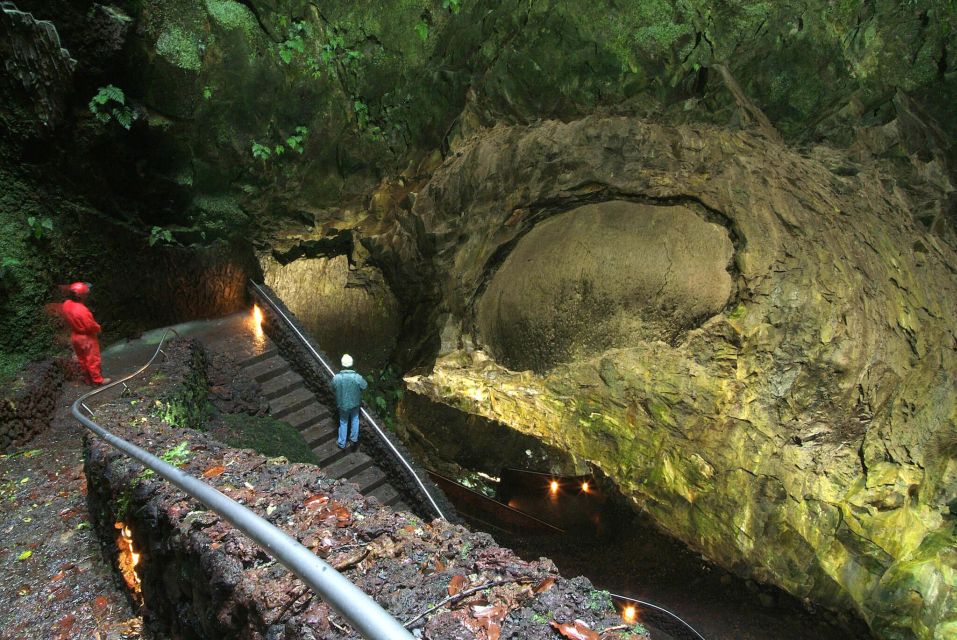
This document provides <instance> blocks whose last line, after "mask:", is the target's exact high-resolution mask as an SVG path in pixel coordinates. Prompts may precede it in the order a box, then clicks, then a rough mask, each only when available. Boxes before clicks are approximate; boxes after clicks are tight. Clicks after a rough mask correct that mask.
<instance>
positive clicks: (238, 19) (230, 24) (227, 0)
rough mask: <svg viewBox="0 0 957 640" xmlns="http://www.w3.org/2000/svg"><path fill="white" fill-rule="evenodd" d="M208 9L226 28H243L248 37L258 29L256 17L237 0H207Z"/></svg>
mask: <svg viewBox="0 0 957 640" xmlns="http://www.w3.org/2000/svg"><path fill="white" fill-rule="evenodd" d="M206 10H207V11H209V15H210V16H211V17H212V18H213V20H215V21H216V22H217V23H219V24H220V25H222V27H223V28H224V29H227V30H229V29H241V30H242V31H243V33H244V34H245V35H246V37H247V38H249V37H252V33H253V31H254V30H255V29H256V17H255V16H254V15H253V14H252V12H251V11H250V10H249V9H248V8H246V7H245V6H243V5H242V4H240V3H239V2H235V0H206Z"/></svg>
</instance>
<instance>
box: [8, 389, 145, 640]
mask: <svg viewBox="0 0 957 640" xmlns="http://www.w3.org/2000/svg"><path fill="white" fill-rule="evenodd" d="M87 389H88V387H86V386H83V385H78V384H76V383H70V382H67V383H66V384H65V385H64V389H63V394H62V395H61V397H60V400H59V403H58V407H57V410H56V413H55V414H54V419H53V422H52V424H51V428H50V429H49V430H48V431H46V432H45V433H43V434H41V435H40V436H38V437H37V438H35V439H34V440H33V441H32V442H30V443H29V444H28V445H26V447H24V448H23V449H20V450H18V451H15V452H12V453H10V454H7V455H3V456H0V540H2V542H0V575H2V576H3V579H2V581H0V639H2V640H8V639H9V640H25V639H30V640H41V639H42V640H46V639H51V640H66V639H68V638H82V639H83V640H121V639H129V640H132V639H138V638H146V637H147V636H145V635H144V634H143V633H142V631H141V628H142V620H141V619H140V618H139V617H137V616H136V615H135V613H134V611H133V610H132V609H131V605H130V602H129V600H128V598H127V596H126V593H125V588H123V587H121V586H120V585H118V584H117V581H116V578H115V577H114V573H113V570H112V568H111V566H110V564H109V561H108V560H107V559H106V558H105V557H104V555H103V553H102V551H101V547H100V543H99V540H98V539H97V538H96V536H95V535H94V532H93V530H92V529H91V528H90V524H89V521H88V516H87V507H86V477H85V476H84V474H83V461H82V457H83V430H82V428H81V427H80V425H79V424H78V423H77V422H76V420H74V419H73V418H72V417H71V416H70V411H69V405H70V403H72V402H73V400H74V399H75V398H76V397H77V396H78V395H79V394H80V393H81V392H82V391H86V390H87Z"/></svg>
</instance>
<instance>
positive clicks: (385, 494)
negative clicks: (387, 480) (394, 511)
mask: <svg viewBox="0 0 957 640" xmlns="http://www.w3.org/2000/svg"><path fill="white" fill-rule="evenodd" d="M368 495H369V496H370V497H372V498H375V499H377V500H378V501H379V502H381V503H382V504H384V505H386V506H391V505H393V504H395V503H396V502H398V501H399V500H401V496H400V495H399V492H398V491H396V490H395V487H393V486H392V485H391V484H384V485H382V486H381V487H379V488H378V489H374V490H372V491H370V492H369V494H368Z"/></svg>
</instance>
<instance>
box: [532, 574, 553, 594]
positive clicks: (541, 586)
mask: <svg viewBox="0 0 957 640" xmlns="http://www.w3.org/2000/svg"><path fill="white" fill-rule="evenodd" d="M554 586H555V578H552V577H548V578H545V579H544V580H542V581H541V582H539V583H538V586H537V587H535V589H534V590H533V591H534V592H535V593H541V592H542V591H548V590H549V589H551V588H552V587H554Z"/></svg>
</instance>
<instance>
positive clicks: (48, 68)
mask: <svg viewBox="0 0 957 640" xmlns="http://www.w3.org/2000/svg"><path fill="white" fill-rule="evenodd" d="M26 12H30V13H32V16H30V14H29V13H26ZM14 16H15V17H14ZM955 20H957V17H955V12H954V11H953V10H952V7H951V6H950V5H949V4H948V3H947V2H945V1H944V0H919V1H916V2H908V3H898V2H891V1H890V0H881V1H879V2H843V3H840V4H839V5H834V3H832V2H830V1H828V0H800V1H797V0H796V1H794V2H786V3H784V2H782V3H768V2H745V3H732V4H727V3H712V2H705V1H702V0H683V1H682V2H677V3H671V2H663V1H659V0H655V1H654V2H642V3H625V4H622V3H618V2H612V1H611V0H608V1H606V2H598V3H584V4H583V3H570V2H564V1H559V0H533V1H529V2H524V3H499V2H490V1H486V0H476V1H470V2H457V1H456V2H449V1H447V0H441V1H440V0H395V1H394V2H385V3H375V4H374V5H369V4H368V3H354V2H347V1H340V0H336V1H333V2H324V3H322V5H321V7H320V6H319V5H317V4H315V3H308V2H302V1H300V0H280V1H269V2H266V1H263V2H259V1H250V2H242V3H241V2H236V1H235V0H203V1H199V0H176V1H175V2H165V1H164V2H159V1H149V2H130V1H119V2H115V3H112V4H108V5H104V4H100V3H96V2H92V0H81V1H79V2H66V1H64V0H20V1H19V2H17V3H10V2H6V3H4V9H3V20H2V21H0V29H2V31H0V35H2V36H3V37H2V38H0V39H2V40H3V43H4V45H3V46H4V47H5V49H4V58H5V59H6V60H9V61H10V64H7V65H5V66H4V68H3V69H2V70H0V90H2V93H3V96H2V97H3V98H4V100H3V103H2V104H3V106H2V108H0V121H2V123H3V126H2V127H0V172H2V179H3V182H4V184H7V185H11V188H10V189H9V190H8V191H7V193H6V194H3V195H4V197H3V199H2V200H0V224H2V225H3V234H2V236H3V237H4V238H5V239H10V240H11V241H9V242H3V241H0V258H3V259H4V260H6V261H7V262H8V264H9V266H7V267H4V270H3V274H5V275H3V274H0V275H3V278H0V280H7V281H15V282H14V284H15V285H16V287H19V288H20V290H18V291H16V292H14V294H13V295H12V296H11V303H10V304H9V305H8V309H7V311H8V312H12V313H13V314H16V315H18V316H24V315H26V316H29V321H27V319H25V318H23V317H21V319H20V320H19V321H18V322H17V323H16V324H15V325H11V326H10V327H9V328H10V331H8V332H6V334H7V335H12V336H15V338H16V339H15V342H16V343H19V344H29V348H28V349H27V351H29V352H30V353H39V352H42V351H43V350H44V347H43V345H44V344H45V342H46V341H47V339H48V335H47V334H46V333H45V332H37V331H35V330H34V326H36V323H35V322H33V316H32V310H31V308H35V307H36V305H37V303H38V302H39V301H40V300H41V299H42V298H44V297H47V296H49V289H50V287H51V285H52V284H54V283H55V278H60V277H62V276H61V275H60V274H61V273H62V274H64V275H67V276H69V275H71V274H73V273H75V274H76V275H75V276H74V277H83V278H85V279H92V278H91V276H90V275H89V273H90V268H91V264H92V263H94V262H95V261H96V256H94V255H90V254H88V253H86V252H85V251H84V250H83V247H87V246H90V247H94V249H93V252H95V253H98V254H100V255H104V254H109V256H108V257H106V259H105V260H104V262H105V263H106V264H110V265H111V264H113V263H115V262H116V258H117V257H118V256H126V255H131V254H137V253H141V252H144V251H145V252H146V253H147V254H148V253H149V252H148V251H146V250H145V249H144V247H145V246H147V243H150V244H153V243H158V244H169V245H173V246H175V245H177V244H180V245H184V246H187V247H191V246H203V245H207V244H209V243H211V242H213V241H214V240H238V241H239V242H242V243H249V242H250V240H253V241H261V240H262V241H267V242H270V241H272V239H274V238H275V236H276V235H277V234H278V235H283V234H286V233H289V232H290V230H292V231H293V232H296V233H298V232H301V231H302V230H303V228H304V227H305V228H306V229H308V230H311V231H312V232H315V233H318V234H319V235H320V236H321V235H322V234H324V233H325V232H327V231H335V230H343V229H355V230H356V232H357V234H356V235H357V241H356V246H357V247H358V248H359V252H358V253H357V256H356V257H357V258H358V259H359V260H360V261H368V262H370V263H372V264H373V265H375V266H376V267H377V268H379V269H381V270H382V271H383V273H384V274H385V276H386V280H387V283H388V285H389V286H390V288H392V289H393V293H394V295H395V296H396V297H397V299H398V300H399V303H400V305H401V307H402V316H403V318H410V319H411V320H409V321H408V322H406V321H405V320H404V321H403V327H402V329H403V335H404V336H410V337H403V338H401V339H400V344H399V345H398V347H397V349H396V352H395V354H394V355H393V357H394V358H397V359H399V360H401V361H402V362H403V364H404V365H412V364H423V363H425V362H427V361H428V359H429V358H430V357H431V355H433V354H434V351H435V349H436V346H437V344H436V341H435V340H434V339H433V337H431V336H430V335H428V334H422V333H421V332H420V330H419V329H418V327H419V326H420V325H421V324H422V323H421V322H420V321H421V320H422V319H423V318H422V317H421V315H420V312H419V310H418V308H417V307H419V306H421V305H423V304H426V305H428V304H433V303H435V302H436V300H437V296H436V295H435V292H434V291H428V283H422V282H417V279H423V280H429V279H431V277H432V276H431V274H430V273H429V272H428V271H427V270H426V271H418V269H419V267H420V266H421V264H422V263H423V262H425V263H427V262H428V260H427V259H426V260H424V261H419V262H418V263H416V267H415V268H412V269H410V268H408V266H407V265H408V264H409V263H410V262H412V261H413V260H412V259H416V258H418V257H419V256H420V255H424V256H425V257H427V254H428V252H429V248H428V247H427V246H425V245H427V244H428V241H427V239H426V240H425V242H423V238H422V237H420V236H419V235H418V231H417V229H416V228H415V225H414V224H413V225H411V226H403V225H405V224H406V223H405V222H402V221H401V220H398V219H397V216H399V217H401V215H402V213H403V212H407V211H409V210H410V209H411V206H412V202H414V199H415V194H416V193H417V192H418V191H419V190H420V188H421V185H422V183H423V182H424V181H425V180H426V179H427V178H428V176H429V174H430V173H431V171H432V170H433V169H434V168H435V167H436V166H438V165H439V164H440V163H441V161H442V160H443V158H444V157H445V156H447V155H448V154H449V153H452V152H453V150H454V148H455V147H456V145H458V144H460V143H461V142H462V141H463V140H465V139H466V138H467V137H468V136H470V135H472V134H474V133H476V132H478V131H480V130H482V129H483V128H485V127H491V126H495V125H496V124H501V123H505V124H513V123H528V122H534V121H536V120H539V119H541V118H558V119H563V120H570V119H575V118H579V117H582V116H585V115H588V114H590V113H593V112H596V111H598V112H609V113H617V114H623V115H631V116H642V117H652V118H654V119H656V120H659V121H662V120H663V121H667V122H711V123H716V124H721V125H726V126H731V127H749V126H758V127H759V128H761V129H762V130H765V131H767V132H769V135H772V136H778V135H780V136H782V137H783V138H784V139H785V140H786V141H787V142H789V143H794V144H807V143H811V142H816V141H821V140H826V141H828V142H829V143H831V144H837V145H840V146H849V147H850V148H851V149H852V150H853V151H854V153H855V154H856V155H857V156H858V157H860V158H864V159H867V158H880V159H881V161H882V162H884V163H886V164H887V166H888V167H889V169H890V170H893V171H896V172H904V173H907V174H908V176H909V180H908V181H907V183H906V184H902V186H901V189H903V190H904V191H906V192H907V195H908V197H910V202H911V203H912V207H913V208H914V210H915V211H914V212H915V216H916V218H917V219H918V220H919V221H920V222H921V224H922V225H923V226H926V227H928V228H933V229H934V231H935V233H936V234H937V235H939V236H940V237H945V238H950V237H951V236H952V218H953V212H954V203H955V202H957V200H954V199H953V198H950V199H948V198H947V197H943V198H941V197H940V195H941V194H944V195H945V196H946V194H948V193H953V191H954V190H953V184H952V183H953V180H952V174H951V172H950V170H949V169H948V164H947V162H948V160H952V156H953V149H952V148H951V145H950V140H952V139H953V137H954V136H953V134H954V131H955V128H957V122H955V120H954V114H953V110H952V109H950V108H949V106H950V105H951V104H952V103H953V99H954V95H955V86H957V83H955V73H957V72H955V71H954V67H955V65H954V56H955V55H957V47H952V46H948V43H949V34H951V33H952V32H953V28H954V22H955ZM31 83H35V86H34V85H31ZM110 86H112V87H115V88H116V89H117V90H119V91H121V92H122V99H121V101H117V100H116V99H109V100H107V101H106V102H105V103H103V104H100V105H99V106H97V104H95V103H94V104H93V105H92V106H91V101H92V99H93V98H94V97H95V96H98V95H101V91H100V90H101V89H105V88H107V87H110ZM34 89H36V90H34ZM94 112H95V113H94ZM935 121H936V123H935ZM397 177H398V181H397V183H398V185H399V187H398V190H399V191H403V192H404V193H400V194H399V197H396V198H394V199H392V200H389V199H386V201H385V202H379V201H377V200H376V198H377V196H378V195H379V194H381V193H383V190H382V189H381V187H382V185H383V184H384V183H389V182H390V181H393V182H392V183H391V184H393V185H394V184H397V183H396V182H394V179H395V178H397ZM377 186H378V187H380V188H379V190H378V191H376V192H375V193H373V191H374V190H375V189H376V188H377ZM31 217H32V218H34V219H35V220H37V221H40V223H41V224H42V223H43V221H44V220H45V219H49V220H50V222H51V223H52V224H53V228H54V231H53V232H52V233H46V232H45V231H43V227H42V226H41V229H40V234H41V235H44V234H45V235H46V237H47V238H48V242H47V243H43V242H40V243H33V244H36V245H37V246H31V245H30V244H24V243H22V242H20V241H19V240H20V239H21V238H24V237H26V236H29V235H31V234H32V233H33V232H34V227H35V225H33V226H31V225H29V224H28V222H27V220H28V219H29V218H31ZM114 223H115V224H114ZM87 225H92V228H87ZM124 228H125V229H126V230H127V231H128V232H129V234H131V235H132V236H134V237H136V238H138V239H139V243H138V244H139V246H137V247H136V248H135V249H130V248H129V247H128V246H123V247H121V248H118V247H113V246H112V243H111V242H110V240H111V238H110V236H112V235H115V234H119V235H124V234H125V233H126V231H124V230H123V229H124ZM107 230H108V231H107ZM67 238H70V239H71V240H72V243H71V244H70V246H69V247H68V246H67V243H68V240H67ZM400 245H401V246H400ZM47 252H51V253H55V254H58V255H57V257H56V260H53V261H50V260H47V259H46V258H45V256H44V254H45V253H47ZM77 253H79V254H80V255H77ZM10 261H16V262H10ZM95 275H96V277H97V278H98V279H101V280H102V278H101V276H100V275H99V274H95ZM410 283H411V284H410ZM103 290H104V288H100V291H103ZM23 291H26V292H27V294H26V295H21V294H22V293H23ZM124 302H129V300H128V299H125V300H124ZM110 306H112V305H110ZM130 306H132V305H129V304H127V308H129V307H130ZM116 308H117V309H119V305H117V306H116ZM218 309H219V307H217V310H218ZM413 334H414V335H413ZM11 348H12V347H11ZM5 349H7V347H6V346H5ZM21 361H22V357H18V358H14V359H13V360H11V361H10V362H21Z"/></svg>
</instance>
